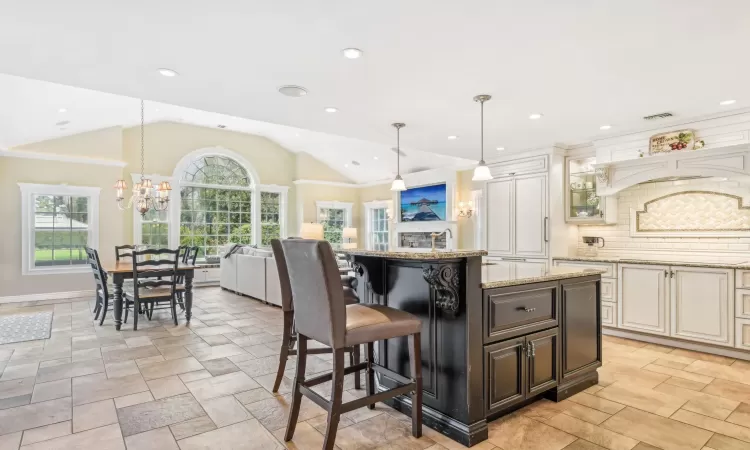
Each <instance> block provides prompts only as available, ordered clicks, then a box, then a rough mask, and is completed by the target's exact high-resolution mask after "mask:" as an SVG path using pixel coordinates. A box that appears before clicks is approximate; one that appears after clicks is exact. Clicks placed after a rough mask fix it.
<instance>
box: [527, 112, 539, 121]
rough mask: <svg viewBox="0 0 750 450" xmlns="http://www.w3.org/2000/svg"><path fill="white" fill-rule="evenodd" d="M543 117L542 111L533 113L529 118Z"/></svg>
mask: <svg viewBox="0 0 750 450" xmlns="http://www.w3.org/2000/svg"><path fill="white" fill-rule="evenodd" d="M541 118H542V114H540V113H532V114H530V115H529V119H531V120H537V119H541Z"/></svg>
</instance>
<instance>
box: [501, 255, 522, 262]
mask: <svg viewBox="0 0 750 450" xmlns="http://www.w3.org/2000/svg"><path fill="white" fill-rule="evenodd" d="M500 259H501V260H503V261H519V262H524V261H526V258H515V257H512V256H503V257H501V258H500Z"/></svg>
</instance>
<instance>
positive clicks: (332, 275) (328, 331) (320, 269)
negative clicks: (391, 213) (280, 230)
mask: <svg viewBox="0 0 750 450" xmlns="http://www.w3.org/2000/svg"><path fill="white" fill-rule="evenodd" d="M281 245H282V248H283V249H284V256H285V257H286V266H287V270H288V271H289V281H290V284H291V287H292V297H293V298H294V324H295V326H296V328H297V331H298V332H299V333H300V334H302V335H304V336H307V337H309V338H311V339H314V340H316V341H318V342H321V343H323V344H326V345H328V346H329V347H332V348H334V349H338V348H343V347H344V346H345V337H346V302H345V301H344V290H343V288H342V286H341V277H340V275H339V269H338V265H337V264H336V257H335V256H334V254H333V249H332V248H331V244H330V243H328V241H316V240H313V239H287V240H284V241H283V242H282V243H281Z"/></svg>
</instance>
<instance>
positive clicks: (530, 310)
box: [523, 308, 536, 312]
mask: <svg viewBox="0 0 750 450" xmlns="http://www.w3.org/2000/svg"><path fill="white" fill-rule="evenodd" d="M523 310H524V311H526V312H533V311H536V308H524V309H523Z"/></svg>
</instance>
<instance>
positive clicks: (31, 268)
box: [18, 183, 101, 275]
mask: <svg viewBox="0 0 750 450" xmlns="http://www.w3.org/2000/svg"><path fill="white" fill-rule="evenodd" d="M18 186H19V188H20V189H21V275H59V274H71V273H90V272H91V266H90V265H89V264H76V265H68V266H41V267H36V266H35V265H34V261H35V259H34V258H35V245H36V242H35V238H36V233H35V225H36V220H35V212H36V210H35V205H34V196H35V195H53V196H72V197H87V198H88V199H89V201H88V202H87V214H88V219H89V223H88V230H87V233H88V235H87V239H86V245H87V246H88V247H91V248H97V247H98V246H99V196H100V194H101V188H100V187H93V186H68V185H60V184H58V185H53V184H34V183H18Z"/></svg>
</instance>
